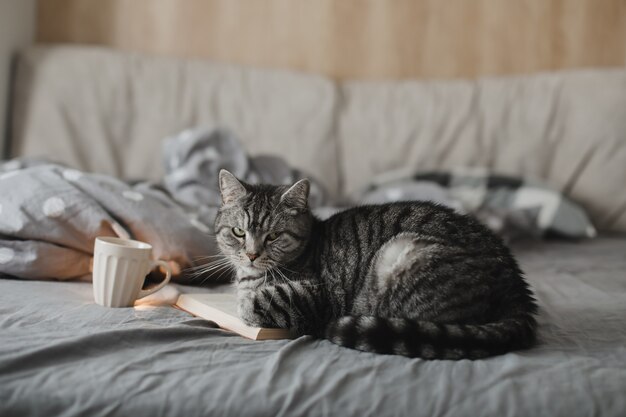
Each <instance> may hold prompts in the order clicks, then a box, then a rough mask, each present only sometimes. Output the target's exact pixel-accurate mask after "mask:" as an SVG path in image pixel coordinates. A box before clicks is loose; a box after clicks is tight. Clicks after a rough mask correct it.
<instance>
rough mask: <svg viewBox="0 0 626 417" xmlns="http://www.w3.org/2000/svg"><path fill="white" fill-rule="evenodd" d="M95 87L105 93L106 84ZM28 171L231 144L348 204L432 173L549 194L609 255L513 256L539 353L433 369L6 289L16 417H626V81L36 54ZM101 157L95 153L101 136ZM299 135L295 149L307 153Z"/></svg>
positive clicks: (96, 51) (151, 311)
mask: <svg viewBox="0 0 626 417" xmlns="http://www.w3.org/2000/svg"><path fill="white" fill-rule="evenodd" d="M94 74H97V76H95V75H94ZM15 99H16V103H15V104H16V105H15V107H14V108H15V112H14V114H13V121H14V123H13V126H14V134H13V141H12V143H13V153H14V155H20V156H23V157H27V158H42V157H47V158H52V159H54V160H56V161H57V162H60V163H63V164H66V165H69V166H71V167H73V168H77V169H82V170H86V171H94V172H99V173H102V174H106V175H111V176H115V177H119V178H124V179H127V180H134V179H138V178H148V179H152V180H154V181H158V180H159V179H160V178H161V175H162V174H163V167H162V164H160V163H159V161H160V160H161V159H162V155H161V154H160V152H161V151H160V149H161V148H160V146H159V144H158V142H159V141H160V140H161V139H162V138H165V137H168V136H171V135H173V134H175V133H177V132H178V131H180V130H182V129H185V128H188V127H190V126H209V127H214V126H228V127H230V128H232V129H234V130H235V131H236V133H237V134H238V135H239V137H241V139H242V143H243V144H244V145H245V146H246V148H247V149H248V150H249V151H250V152H251V153H252V154H260V153H275V152H276V150H277V149H279V150H280V155H281V156H282V157H283V158H285V160H286V161H288V162H289V164H290V165H292V166H295V167H298V168H299V169H302V170H303V171H305V172H309V173H311V174H312V175H313V176H314V177H315V178H316V179H317V180H318V181H319V182H320V184H322V185H323V186H324V187H325V189H327V190H328V194H329V196H330V198H338V197H339V196H345V195H350V194H353V193H356V192H358V191H359V190H360V189H361V188H362V187H364V186H365V185H366V184H367V180H368V178H371V177H373V176H376V175H379V174H382V173H385V172H389V171H392V170H395V171H398V170H406V169H411V168H415V167H416V166H419V167H420V168H422V169H424V170H429V169H450V168H454V167H457V166H474V167H477V166H478V167H488V168H489V169H491V170H494V171H496V172H502V173H505V174H510V175H518V176H524V177H527V176H531V177H536V178H540V179H542V180H543V181H545V182H548V183H550V184H551V185H552V186H553V187H555V188H557V189H558V190H559V191H562V192H563V193H564V194H566V195H567V196H569V197H570V198H572V199H573V200H575V201H577V202H579V203H580V204H581V205H582V206H583V207H585V209H586V210H587V211H588V213H589V215H590V218H591V219H592V220H593V222H594V225H595V226H596V227H597V228H598V229H599V230H600V231H601V234H600V236H599V237H596V238H593V239H583V240H580V241H563V240H547V241H532V242H521V243H517V244H515V245H514V252H515V254H516V255H517V256H518V258H519V260H520V262H521V265H522V268H523V270H524V271H525V273H526V276H527V277H528V280H529V281H530V283H531V284H532V287H533V289H534V291H535V293H536V296H537V299H538V301H539V305H540V314H539V318H538V321H539V343H538V345H537V346H536V347H534V348H533V349H530V350H527V351H520V352H512V353H509V354H506V355H503V356H499V357H495V358H491V359H487V360H480V361H468V360H462V361H457V362H455V361H425V360H421V359H407V358H403V357H394V356H384V355H374V354H369V353H363V352H357V351H353V350H348V349H343V348H341V347H338V346H335V345H333V344H331V343H329V342H327V341H324V340H314V339H312V338H310V337H301V338H298V339H295V340H290V341H265V342H252V341H248V340H246V339H243V338H240V337H237V336H234V335H231V334H228V333H225V332H224V331H222V330H220V329H217V328H215V327H214V326H213V325H212V324H211V323H210V322H207V321H204V320H200V319H196V318H193V317H191V316H190V315H188V314H187V313H185V312H182V311H180V310H177V309H175V308H173V307H171V306H168V305H167V302H168V301H171V299H168V296H170V297H172V296H174V294H175V293H176V291H179V292H197V291H223V290H228V289H229V288H230V287H228V286H227V287H215V286H205V287H198V286H190V285H183V284H180V283H178V284H174V285H172V286H171V287H170V288H169V289H168V290H167V291H166V292H164V293H163V294H161V296H162V297H163V298H162V299H161V300H159V299H157V300H153V301H154V302H149V303H144V304H141V303H140V304H138V305H136V306H135V307H134V308H126V309H105V308H103V307H100V306H97V305H95V304H94V302H93V299H92V294H91V286H90V283H88V282H80V281H64V282H62V281H58V280H54V279H55V278H58V277H54V276H50V277H49V278H50V280H25V279H16V278H15V277H6V278H5V279H0V414H1V415H3V416H13V415H15V416H24V415H68V416H69V415H94V416H95V415H138V416H140V415H146V416H161V415H163V416H166V415H188V416H194V415H240V416H257V415H286V416H291V415H312V416H314V415H372V416H385V415H415V416H422V415H423V416H447V415H494V416H496V415H497V416H506V415H515V416H542V415H546V416H548V415H567V416H588V415H603V416H623V415H624V413H625V412H626V397H625V396H624V395H623V393H624V392H626V343H625V340H626V323H625V321H624V317H626V273H625V272H624V271H626V236H625V235H624V233H625V232H626V195H625V194H624V193H623V189H622V188H623V184H624V181H625V180H626V118H625V117H623V116H624V109H625V108H626V70H624V69H619V68H618V69H596V70H585V71H564V72H555V73H545V74H538V75H533V76H519V77H502V78H486V79H480V80H477V81H435V82H417V81H405V82H399V81H396V82H391V81H390V82H363V81H361V82H359V81H354V82H342V83H336V82H333V81H330V80H329V79H326V78H324V77H320V76H315V75H306V74H299V73H295V72H288V71H273V70H260V69H252V68H243V67H237V66H229V65H222V64H216V63H212V62H204V61H193V60H192V61H182V60H177V59H173V58H157V57H151V56H144V55H140V54H133V53H122V52H118V51H112V50H107V49H103V48H91V47H68V46H64V47H36V48H33V49H30V50H27V51H25V52H24V53H22V54H21V56H20V59H19V65H18V79H17V86H16V97H15ZM86 138H88V140H87V139H86ZM294 138H298V140H295V139H294Z"/></svg>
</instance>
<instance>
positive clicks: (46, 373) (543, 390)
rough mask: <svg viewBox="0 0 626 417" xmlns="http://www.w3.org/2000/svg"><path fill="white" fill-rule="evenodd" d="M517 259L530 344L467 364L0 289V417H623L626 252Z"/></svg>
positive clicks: (34, 290)
mask: <svg viewBox="0 0 626 417" xmlns="http://www.w3.org/2000/svg"><path fill="white" fill-rule="evenodd" d="M515 251H516V253H517V255H518V257H519V259H520V261H521V264H522V266H523V268H524V270H525V271H526V273H527V276H528V278H529V281H530V282H531V283H532V285H533V288H534V289H535V291H536V294H537V298H538V300H539V304H540V309H541V310H540V316H539V336H540V344H539V345H538V346H537V347H535V348H533V349H531V350H529V351H521V352H514V353H509V354H506V355H504V356H500V357H495V358H491V359H488V360H480V361H474V362H471V361H468V360H462V361H458V362H454V361H424V360H421V359H407V358H403V357H394V356H384V355H376V354H371V353H365V352H357V351H353V350H349V349H344V348H341V347H339V346H336V345H333V344H331V343H329V342H327V341H324V340H314V339H312V338H310V337H301V338H298V339H295V340H292V341H266V342H252V341H248V340H246V339H243V338H240V337H238V336H234V335H231V334H229V333H226V332H224V331H222V330H219V329H215V328H213V327H212V326H211V324H210V323H209V322H206V321H203V320H199V319H195V318H193V317H191V316H189V315H187V314H186V313H184V312H182V311H179V310H176V309H174V308H171V307H166V306H160V307H145V306H142V307H136V308H127V309H107V308H103V307H100V306H98V305H95V304H94V302H93V299H92V295H91V286H90V284H89V283H82V282H62V283H57V282H45V281H19V280H6V279H3V280H0V415H2V416H7V417H8V416H33V415H63V416H75V415H89V416H94V417H95V416H112V415H132V416H137V417H140V416H150V417H158V416H173V415H179V416H188V417H193V416H206V415H233V416H242V417H244V416H322V415H326V416H376V417H379V416H417V417H419V416H428V417H436V416H498V417H502V416H518V417H524V416H528V417H541V416H557V415H558V416H568V417H577V416H590V415H602V416H607V417H611V416H615V417H623V416H624V415H625V413H626V396H625V395H624V393H625V392H626V346H625V344H626V342H625V341H626V325H625V322H624V317H626V274H625V273H624V271H626V237H619V238H618V237H600V238H598V239H595V240H591V241H586V242H584V243H579V244H572V243H535V244H533V245H532V246H528V247H525V248H524V247H518V248H516V250H515ZM176 288H178V289H179V290H181V291H207V289H206V288H194V287H188V286H176Z"/></svg>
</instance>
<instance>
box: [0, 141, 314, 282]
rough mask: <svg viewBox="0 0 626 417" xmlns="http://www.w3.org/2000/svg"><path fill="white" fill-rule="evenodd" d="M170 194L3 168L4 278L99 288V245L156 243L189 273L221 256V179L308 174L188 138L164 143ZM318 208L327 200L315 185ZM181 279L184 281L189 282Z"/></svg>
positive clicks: (43, 169) (45, 170)
mask: <svg viewBox="0 0 626 417" xmlns="http://www.w3.org/2000/svg"><path fill="white" fill-rule="evenodd" d="M164 155H165V161H164V162H165V166H166V175H165V177H164V185H163V186H160V185H155V184H151V183H147V182H139V183H136V184H134V185H129V184H126V183H124V182H122V181H120V180H117V179H115V178H112V177H109V176H104V175H98V174H91V173H85V172H80V171H76V170H73V169H69V168H66V167H63V166H60V165H56V164H51V163H46V162H42V161H30V160H20V159H16V160H12V161H9V162H6V163H4V164H2V165H1V166H0V172H1V174H0V273H4V274H7V275H11V276H14V277H20V278H31V279H33V278H34V279H46V278H53V279H61V280H64V279H74V278H81V277H82V278H85V279H90V272H89V264H90V262H91V256H92V253H93V244H94V243H93V242H94V239H95V238H96V237H97V236H120V237H125V238H129V237H130V238H134V239H138V240H141V241H145V242H148V243H150V244H152V246H153V248H154V255H155V256H156V257H160V258H163V259H167V260H171V261H174V262H176V263H177V264H178V265H179V266H180V267H181V268H183V271H185V270H186V269H184V268H187V267H189V266H192V265H195V264H197V263H201V262H203V261H202V259H206V256H207V255H213V254H215V253H217V248H216V244H215V239H214V238H213V235H212V230H213V221H214V218H215V214H216V212H217V208H218V207H219V204H220V201H221V199H220V196H219V189H218V180H217V176H218V173H219V170H220V168H226V169H229V170H231V171H232V172H233V173H235V174H236V175H239V176H240V177H241V178H244V179H246V180H248V181H250V182H259V181H267V182H272V183H278V184H290V183H293V182H295V181H296V180H298V179H300V178H302V177H303V174H302V173H301V172H300V171H297V170H295V169H291V168H289V166H287V164H286V163H285V162H284V161H283V160H281V159H279V158H274V157H263V156H260V157H249V156H248V155H246V153H245V151H244V149H243V146H242V145H241V144H240V143H239V141H238V140H237V139H236V138H235V137H234V136H233V135H232V134H231V133H229V132H227V131H224V130H220V129H214V130H188V131H184V132H182V133H181V134H180V135H177V136H176V137H173V138H170V139H168V140H166V141H165V142H164ZM311 200H312V203H313V204H321V203H323V202H324V194H323V191H322V189H321V187H320V186H318V184H317V182H315V181H312V188H311ZM187 278H188V277H185V276H181V277H175V279H179V280H183V279H187Z"/></svg>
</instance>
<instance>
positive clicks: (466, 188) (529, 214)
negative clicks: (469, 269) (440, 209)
mask: <svg viewBox="0 0 626 417" xmlns="http://www.w3.org/2000/svg"><path fill="white" fill-rule="evenodd" d="M356 199H357V200H358V201H360V202H362V203H367V204H375V203H381V202H386V201H403V200H431V201H435V202H438V203H440V204H443V205H446V206H448V207H451V208H453V209H455V210H457V211H458V212H460V213H468V214H473V215H474V216H476V217H477V218H478V219H479V220H481V221H482V222H483V223H485V224H486V225H487V226H488V227H489V228H491V229H492V230H493V231H495V232H496V233H498V234H500V235H501V236H503V237H504V238H505V239H508V240H512V239H516V238H522V237H532V238H540V237H551V236H558V237H565V238H591V237H594V236H596V229H595V227H594V226H593V224H592V223H591V221H590V220H589V218H588V216H587V214H586V213H585V211H584V210H583V209H582V208H581V207H580V206H579V205H577V204H576V203H575V202H573V201H571V200H570V199H569V198H567V197H566V196H564V195H563V194H561V193H560V192H558V191H556V190H554V189H551V188H550V187H549V186H547V185H546V184H543V183H541V182H539V181H536V180H532V179H522V178H516V177H511V176H506V175H498V174H496V173H492V172H489V171H488V170H486V169H458V170H452V171H448V172H441V171H439V172H437V171H435V172H414V173H406V172H392V173H387V174H385V175H382V176H380V177H377V178H376V179H374V181H373V182H372V183H371V184H370V185H369V186H368V187H367V188H366V190H364V191H363V192H362V193H361V194H360V195H358V196H357V197H356Z"/></svg>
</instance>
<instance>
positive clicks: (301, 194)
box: [280, 178, 311, 208]
mask: <svg viewBox="0 0 626 417" xmlns="http://www.w3.org/2000/svg"><path fill="white" fill-rule="evenodd" d="M310 189H311V184H310V183H309V180H307V179H306V178H304V179H301V180H300V181H298V182H297V183H295V184H294V185H292V186H291V188H289V189H288V190H287V191H285V192H284V193H283V195H282V196H280V201H284V202H285V203H287V204H288V205H290V206H292V207H296V208H307V206H308V201H309V190H310Z"/></svg>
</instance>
